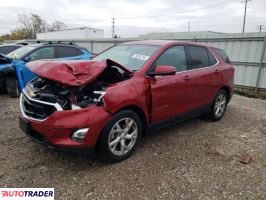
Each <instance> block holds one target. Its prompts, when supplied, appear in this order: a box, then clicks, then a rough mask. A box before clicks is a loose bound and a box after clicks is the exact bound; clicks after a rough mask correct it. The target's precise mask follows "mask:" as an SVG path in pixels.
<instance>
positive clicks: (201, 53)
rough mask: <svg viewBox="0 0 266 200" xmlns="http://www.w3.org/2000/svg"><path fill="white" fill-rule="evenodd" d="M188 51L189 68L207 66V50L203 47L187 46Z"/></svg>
mask: <svg viewBox="0 0 266 200" xmlns="http://www.w3.org/2000/svg"><path fill="white" fill-rule="evenodd" d="M187 49H188V52H189V57H190V59H189V68H190V69H197V68H202V67H208V66H209V57H208V51H207V49H206V48H204V47H198V46H188V47H187Z"/></svg>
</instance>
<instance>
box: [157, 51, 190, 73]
mask: <svg viewBox="0 0 266 200" xmlns="http://www.w3.org/2000/svg"><path fill="white" fill-rule="evenodd" d="M155 65H156V66H159V65H168V66H172V67H175V68H176V71H177V72H180V71H185V70H187V58H186V52H185V47H184V46H174V47H170V48H169V49H167V50H166V51H164V52H163V53H162V54H161V55H160V57H159V58H158V59H157V60H156V61H155Z"/></svg>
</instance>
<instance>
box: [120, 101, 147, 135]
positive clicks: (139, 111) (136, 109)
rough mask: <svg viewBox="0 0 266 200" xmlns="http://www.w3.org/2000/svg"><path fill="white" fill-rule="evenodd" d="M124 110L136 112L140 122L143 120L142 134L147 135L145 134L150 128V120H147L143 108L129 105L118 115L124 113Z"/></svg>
mask: <svg viewBox="0 0 266 200" xmlns="http://www.w3.org/2000/svg"><path fill="white" fill-rule="evenodd" d="M123 110H131V111H133V112H135V113H136V114H137V115H138V116H139V117H140V120H141V122H142V126H143V131H142V133H143V134H145V132H146V130H147V128H148V119H147V117H146V114H145V112H144V111H143V109H141V107H139V106H137V105H127V106H124V107H122V108H120V109H119V110H118V111H117V112H116V113H118V112H120V111H123ZM116 113H115V114H116Z"/></svg>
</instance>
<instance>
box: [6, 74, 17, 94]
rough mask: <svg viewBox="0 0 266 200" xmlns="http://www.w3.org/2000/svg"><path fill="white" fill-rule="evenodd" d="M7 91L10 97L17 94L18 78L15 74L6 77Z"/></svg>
mask: <svg viewBox="0 0 266 200" xmlns="http://www.w3.org/2000/svg"><path fill="white" fill-rule="evenodd" d="M6 88H7V93H8V94H9V96H10V97H11V98H15V97H18V96H19V87H18V80H17V78H16V77H15V76H8V77H7V79H6Z"/></svg>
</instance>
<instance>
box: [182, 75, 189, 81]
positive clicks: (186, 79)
mask: <svg viewBox="0 0 266 200" xmlns="http://www.w3.org/2000/svg"><path fill="white" fill-rule="evenodd" d="M190 79H191V77H189V76H184V78H183V80H185V81H188V80H190Z"/></svg>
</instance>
